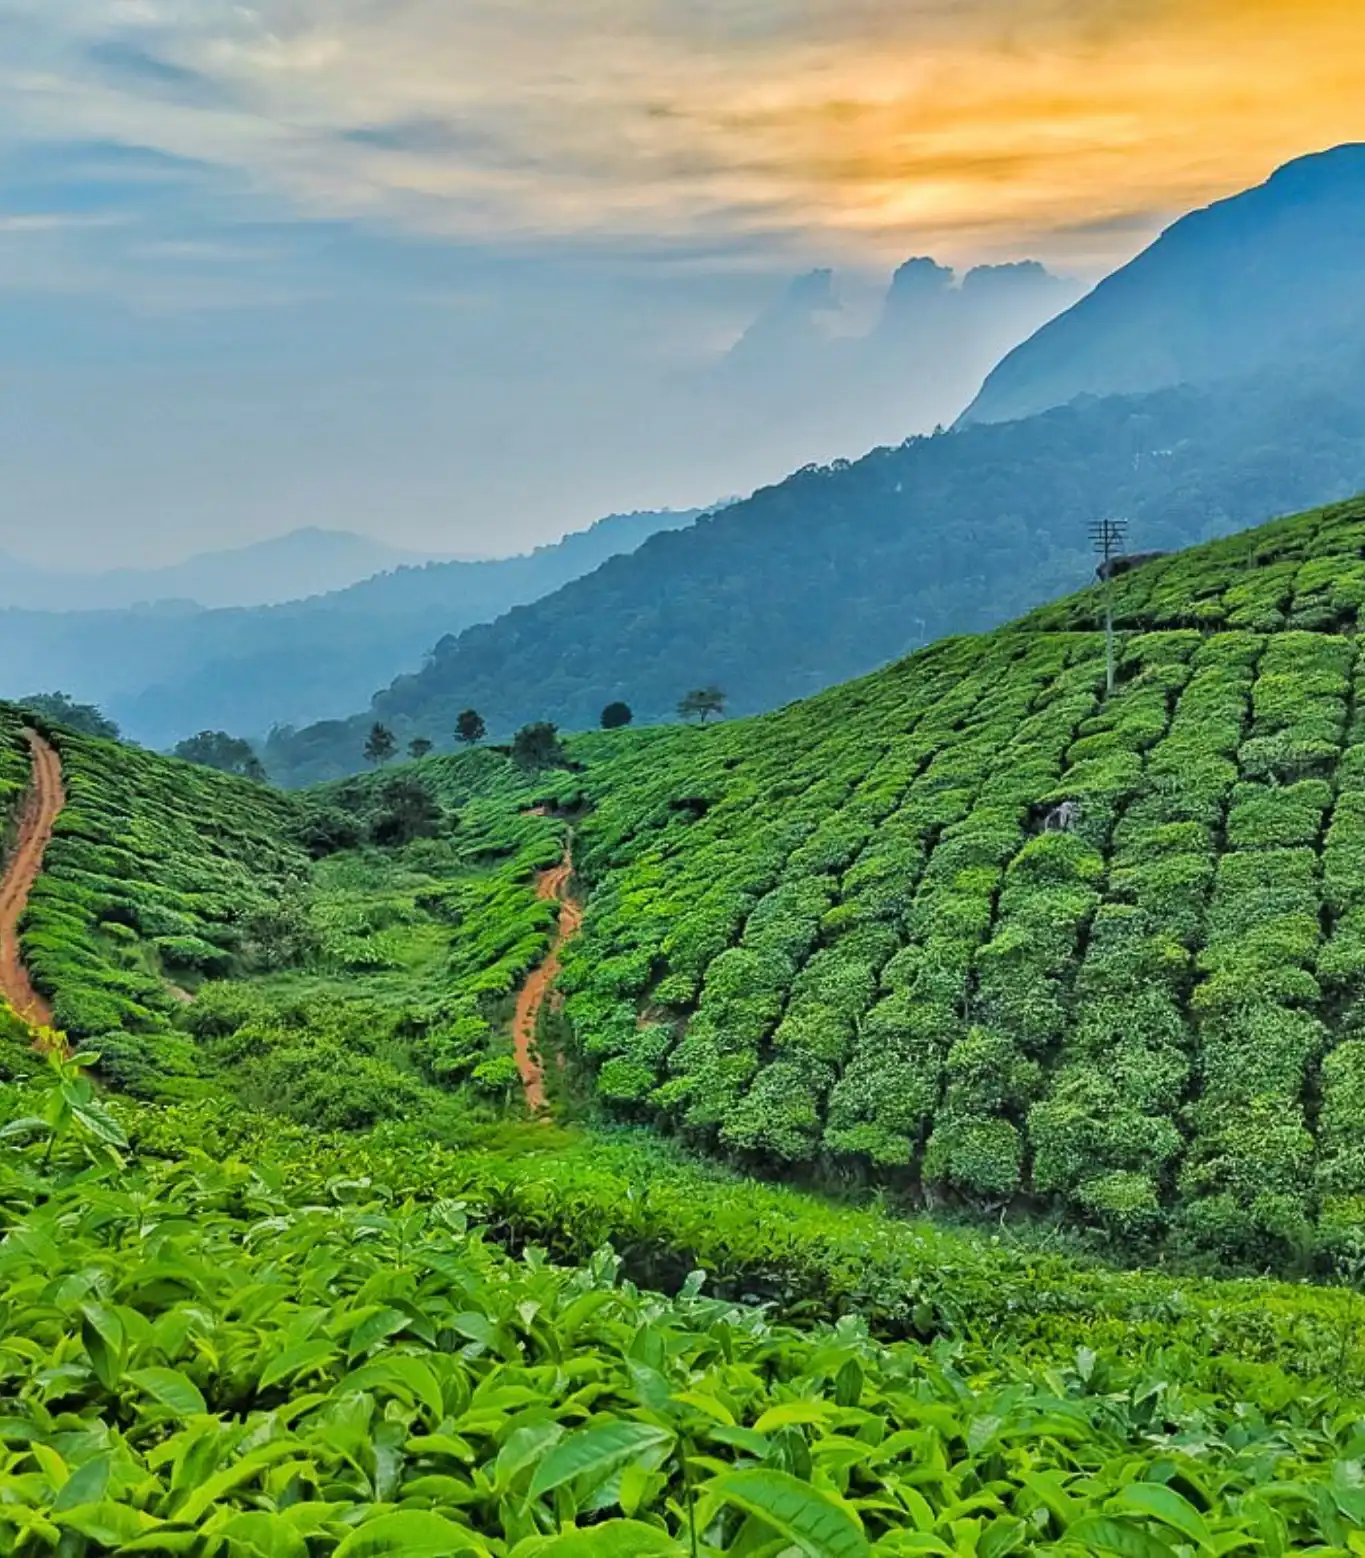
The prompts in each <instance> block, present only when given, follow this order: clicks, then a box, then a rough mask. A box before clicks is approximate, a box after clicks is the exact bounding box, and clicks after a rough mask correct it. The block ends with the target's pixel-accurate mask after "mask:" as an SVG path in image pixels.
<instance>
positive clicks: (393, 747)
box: [365, 720, 398, 767]
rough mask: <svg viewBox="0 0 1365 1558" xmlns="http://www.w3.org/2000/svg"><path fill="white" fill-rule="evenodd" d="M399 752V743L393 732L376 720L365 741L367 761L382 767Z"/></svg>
mask: <svg viewBox="0 0 1365 1558" xmlns="http://www.w3.org/2000/svg"><path fill="white" fill-rule="evenodd" d="M397 750H398V743H397V742H396V741H395V740H394V738H393V732H392V731H391V730H390V729H389V727H388V726H387V725H381V724H380V723H379V722H378V721H377V720H376V722H375V723H374V724H373V725H371V726H370V734H369V735H368V736H367V737H366V739H365V761H366V762H367V763H374V764H375V765H376V766H379V767H382V766H383V765H384V764H385V763H387V762H388V761H389V760H390V759H391V758H392V757H393V754H394V753H395V752H396V751H397Z"/></svg>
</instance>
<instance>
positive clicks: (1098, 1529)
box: [1066, 1515, 1176, 1558]
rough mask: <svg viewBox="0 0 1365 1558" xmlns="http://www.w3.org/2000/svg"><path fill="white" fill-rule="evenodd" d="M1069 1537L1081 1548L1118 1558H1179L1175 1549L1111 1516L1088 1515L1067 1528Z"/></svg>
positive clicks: (1069, 1539)
mask: <svg viewBox="0 0 1365 1558" xmlns="http://www.w3.org/2000/svg"><path fill="white" fill-rule="evenodd" d="M1066 1536H1067V1541H1068V1542H1073V1543H1078V1544H1079V1545H1080V1546H1081V1547H1082V1548H1089V1549H1090V1550H1092V1551H1095V1552H1101V1553H1118V1554H1119V1558H1176V1553H1175V1551H1174V1549H1173V1548H1171V1547H1169V1546H1168V1545H1167V1544H1166V1543H1165V1542H1163V1541H1162V1540H1161V1539H1160V1538H1159V1537H1155V1536H1152V1535H1151V1534H1150V1533H1149V1532H1147V1531H1144V1530H1143V1529H1142V1527H1141V1526H1135V1525H1130V1524H1129V1523H1128V1522H1127V1521H1125V1520H1114V1519H1111V1518H1110V1517H1109V1516H1108V1515H1086V1516H1085V1517H1084V1518H1083V1519H1080V1520H1077V1521H1076V1522H1075V1523H1074V1524H1073V1525H1072V1526H1070V1527H1069V1528H1068V1530H1067V1533H1066Z"/></svg>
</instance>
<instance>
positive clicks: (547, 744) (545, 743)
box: [512, 720, 568, 768]
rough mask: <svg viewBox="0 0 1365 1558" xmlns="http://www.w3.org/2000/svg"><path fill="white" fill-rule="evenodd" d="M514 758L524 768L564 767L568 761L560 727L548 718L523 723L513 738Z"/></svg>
mask: <svg viewBox="0 0 1365 1558" xmlns="http://www.w3.org/2000/svg"><path fill="white" fill-rule="evenodd" d="M512 760H513V762H515V763H517V764H518V765H519V766H520V767H522V768H562V767H564V766H565V764H566V763H567V762H568V754H567V753H566V752H565V751H564V747H563V744H562V743H561V742H560V739H559V727H558V726H557V725H552V724H550V722H549V721H548V720H540V721H538V722H537V723H536V724H534V725H523V726H522V727H521V729H520V730H519V731H518V732H517V733H516V735H515V736H514V737H513V739H512Z"/></svg>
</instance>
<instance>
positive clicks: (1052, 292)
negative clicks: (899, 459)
mask: <svg viewBox="0 0 1365 1558" xmlns="http://www.w3.org/2000/svg"><path fill="white" fill-rule="evenodd" d="M849 285H852V283H851V282H850V283H849ZM844 287H845V283H844V279H843V278H841V277H839V276H837V275H836V274H835V272H833V271H831V270H828V269H819V270H814V271H810V272H808V273H806V274H805V275H801V276H797V277H796V278H794V279H793V280H792V281H791V282H790V284H789V285H788V286H787V288H786V289H785V290H784V291H783V292H781V293H779V294H778V295H777V296H776V297H775V298H774V299H773V300H772V302H771V303H770V304H769V305H768V306H767V307H766V308H765V309H764V310H763V311H762V312H761V313H760V314H759V315H758V317H757V318H756V319H755V320H754V321H753V322H752V324H751V325H750V326H749V327H748V329H747V330H745V332H744V333H743V334H742V335H741V337H740V338H739V340H738V341H736V342H735V344H734V346H733V347H731V349H730V351H729V352H728V353H727V354H726V356H725V358H724V359H723V360H722V361H721V362H719V363H718V364H715V365H713V366H711V367H709V368H708V369H707V370H706V371H705V372H704V373H703V374H702V375H700V377H699V379H698V383H697V390H698V392H699V393H701V394H703V395H705V396H706V397H708V398H709V399H710V400H711V401H714V402H715V403H716V404H717V405H719V406H720V407H723V408H724V414H725V416H726V417H727V418H728V419H729V420H730V422H731V423H732V425H733V427H734V429H735V431H736V433H737V434H742V436H744V437H745V438H748V439H751V440H759V441H761V440H768V439H772V438H774V437H776V436H778V435H779V434H780V437H781V439H782V441H783V447H785V448H786V449H788V450H789V451H791V450H795V451H799V453H797V454H796V458H798V459H799V458H805V459H811V458H818V459H822V458H828V457H829V456H831V455H833V454H836V453H838V452H841V451H843V450H846V449H866V448H868V447H869V446H870V445H871V444H874V443H881V442H883V441H885V440H887V439H891V438H894V439H896V440H897V441H899V440H900V439H901V438H903V437H905V435H906V433H907V432H917V431H925V432H927V431H929V430H930V429H931V428H933V427H934V426H935V425H937V424H939V423H945V422H951V421H952V420H953V419H954V418H955V417H956V416H957V415H958V414H959V413H960V411H961V409H962V407H963V406H965V405H966V404H967V402H968V401H969V400H970V399H971V397H972V396H973V395H974V394H975V393H976V391H977V390H978V388H979V387H980V385H981V380H982V378H983V377H984V376H985V375H986V373H987V372H989V370H990V369H991V368H992V367H993V366H994V365H995V364H996V363H997V362H999V360H1000V358H1001V356H1002V354H1003V353H1005V352H1007V351H1009V350H1010V348H1011V347H1013V346H1015V345H1017V344H1018V343H1019V342H1020V341H1022V340H1025V339H1027V338H1028V337H1029V336H1030V335H1031V334H1032V333H1033V332H1034V331H1035V330H1036V329H1037V328H1038V327H1039V326H1040V325H1042V324H1043V323H1045V321H1047V320H1049V319H1052V318H1053V317H1054V316H1055V315H1057V314H1059V313H1060V312H1061V311H1062V310H1063V309H1064V308H1066V307H1067V306H1068V305H1069V304H1071V303H1072V302H1074V301H1075V299H1076V298H1077V296H1078V295H1079V294H1080V292H1081V290H1082V288H1081V286H1080V284H1079V283H1077V282H1075V281H1072V280H1069V279H1066V278H1063V277H1058V276H1054V275H1053V274H1051V272H1049V271H1048V270H1046V269H1045V268H1044V267H1043V266H1042V265H1040V264H1038V263H1037V262H1035V261H1022V262H1019V263H1017V264H1008V265H983V266H978V267H976V268H975V269H973V270H969V271H967V272H966V273H965V274H963V275H959V274H958V273H957V272H955V271H954V270H952V269H951V268H950V267H949V266H946V265H940V264H938V263H937V261H935V260H932V259H929V258H927V257H918V258H914V259H910V260H907V261H906V263H905V264H904V265H902V266H901V267H900V268H899V269H898V270H897V271H896V273H895V275H894V276H893V277H892V279H891V284H890V287H889V289H888V290H887V292H886V293H885V295H884V296H883V297H882V298H881V299H880V300H879V302H878V306H877V307H876V309H875V311H873V312H870V313H869V310H868V308H867V306H866V302H864V301H861V300H859V299H858V298H857V297H856V295H855V297H854V298H853V300H852V301H851V302H850V301H849V300H847V299H846V298H845V296H844ZM795 435H799V438H800V442H799V443H794V442H793V437H794V436H795Z"/></svg>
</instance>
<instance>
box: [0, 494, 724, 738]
mask: <svg viewBox="0 0 1365 1558" xmlns="http://www.w3.org/2000/svg"><path fill="white" fill-rule="evenodd" d="M698 512H699V511H697V510H680V511H668V510H665V511H658V512H640V513H635V514H616V515H609V516H608V517H607V518H605V519H602V520H599V521H598V522H597V523H596V524H594V525H592V526H590V527H589V528H588V529H586V530H582V531H577V532H574V533H572V534H570V535H567V536H565V537H563V538H562V539H561V540H559V541H556V542H553V543H550V544H548V545H545V546H541V547H538V548H536V549H535V550H534V551H532V552H528V553H525V554H524V555H522V556H518V557H509V558H499V559H494V560H490V561H479V562H444V563H436V562H433V563H427V564H423V565H421V566H410V565H405V566H402V567H399V568H397V569H394V570H392V571H389V572H386V573H380V574H377V575H375V576H373V577H371V578H367V579H364V580H362V581H361V582H360V583H358V584H353V585H350V586H348V587H347V588H345V589H342V590H337V591H333V592H332V593H329V594H314V595H311V596H309V597H308V598H305V599H302V600H295V601H290V602H287V603H284V604H281V605H274V606H264V607H252V608H245V609H244V608H232V609H220V610H215V611H199V610H196V609H194V608H193V607H190V606H187V605H185V604H184V603H162V604H160V605H155V606H147V607H141V608H138V609H132V610H118V611H93V612H59V611H21V610H13V609H11V610H8V611H5V610H0V696H6V695H8V696H10V697H23V696H25V695H26V694H28V693H32V692H36V691H40V690H45V689H55V688H59V687H60V688H61V689H62V690H64V691H67V692H70V693H72V694H74V695H75V696H77V697H78V698H79V699H81V700H82V701H86V702H93V703H98V704H100V705H101V706H102V707H103V708H104V709H105V711H106V712H107V713H109V714H110V715H112V716H113V717H114V718H115V719H116V720H118V722H119V723H120V724H121V725H122V726H123V727H124V729H125V731H126V733H127V734H128V735H130V736H132V737H133V738H134V739H136V740H139V741H142V742H144V743H145V744H147V745H149V746H157V747H164V746H168V745H170V744H171V743H173V742H175V741H177V740H179V739H180V738H181V737H183V736H186V735H189V734H190V733H192V732H193V731H195V730H199V729H203V728H205V727H209V728H221V729H225V730H229V731H232V732H234V733H241V734H245V735H264V734H265V732H266V731H267V730H268V729H269V728H270V727H271V726H272V725H273V724H276V723H285V724H307V723H309V722H311V721H314V720H321V719H326V718H329V717H334V716H336V715H340V714H344V713H346V712H348V711H349V710H351V709H353V708H355V707H356V705H357V704H359V703H361V702H363V701H364V700H365V699H367V698H368V697H369V696H370V694H371V692H372V691H373V690H374V688H375V686H377V685H379V684H381V683H383V682H386V681H388V680H390V679H391V678H392V677H393V676H394V675H395V674H396V673H397V672H398V671H399V670H400V669H401V668H402V667H404V666H407V665H411V664H412V663H414V662H415V661H416V660H418V659H419V658H420V657H421V655H422V654H423V653H424V652H425V651H427V650H429V649H430V648H431V646H432V644H433V643H434V642H436V640H438V639H440V638H443V637H445V636H447V635H448V634H450V633H451V632H452V631H456V632H458V631H459V630H461V629H463V628H466V627H469V626H471V625H472V624H474V623H477V622H481V621H491V620H492V619H493V618H495V617H498V616H500V615H501V614H502V613H504V612H506V611H508V610H509V609H510V608H511V607H513V606H515V605H518V604H521V603H524V602H527V601H532V600H535V599H537V598H538V597H539V596H541V595H544V594H547V593H549V592H550V591H552V590H555V589H558V588H559V587H560V586H561V585H563V584H565V583H567V582H569V581H570V580H571V579H574V578H577V577H578V576H579V575H580V574H583V573H586V572H589V571H591V570H592V569H593V568H596V567H597V566H598V565H599V564H601V563H602V562H604V561H606V559H607V558H609V557H613V556H615V555H617V554H619V553H621V552H628V551H632V550H634V548H636V547H638V546H639V545H640V543H641V542H642V541H644V540H645V539H646V538H647V537H648V536H651V535H653V534H655V533H656V532H657V531H659V530H661V529H668V528H674V527H679V526H684V525H688V524H691V523H692V522H693V521H694V520H695V519H696V517H697V513H698Z"/></svg>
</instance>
